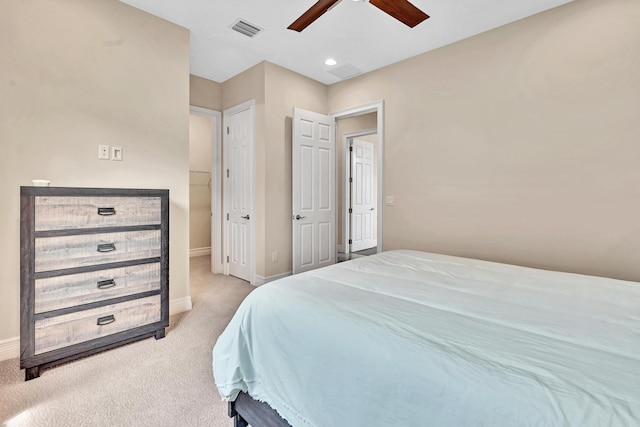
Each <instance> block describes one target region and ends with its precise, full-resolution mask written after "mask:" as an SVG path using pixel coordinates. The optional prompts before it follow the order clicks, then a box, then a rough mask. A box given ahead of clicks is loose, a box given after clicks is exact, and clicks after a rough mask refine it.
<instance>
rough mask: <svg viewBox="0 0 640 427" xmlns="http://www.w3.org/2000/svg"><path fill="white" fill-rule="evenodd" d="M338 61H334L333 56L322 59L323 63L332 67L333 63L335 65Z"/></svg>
mask: <svg viewBox="0 0 640 427" xmlns="http://www.w3.org/2000/svg"><path fill="white" fill-rule="evenodd" d="M337 63H338V61H336V60H335V59H333V58H327V59H325V60H324V65H328V66H330V67H333V66H334V65H336V64H337Z"/></svg>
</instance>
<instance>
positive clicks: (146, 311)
mask: <svg viewBox="0 0 640 427" xmlns="http://www.w3.org/2000/svg"><path fill="white" fill-rule="evenodd" d="M160 319H161V315H160V295H154V296H150V297H146V298H140V299H136V300H132V301H127V302H122V303H119V304H113V305H107V306H104V307H99V308H93V309H91V310H84V311H79V312H75V313H69V314H63V315H61V316H55V317H50V318H47V319H42V320H36V322H35V354H42V353H46V352H48V351H52V350H56V349H59V348H62V347H68V346H71V345H74V344H79V343H82V342H85V341H89V340H92V339H95V338H100V337H104V336H107V335H111V334H115V333H118V332H122V331H126V330H129V329H132V328H136V327H138V326H144V325H148V324H151V323H155V322H159V321H160Z"/></svg>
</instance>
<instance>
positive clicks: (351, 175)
mask: <svg viewBox="0 0 640 427" xmlns="http://www.w3.org/2000/svg"><path fill="white" fill-rule="evenodd" d="M383 114H384V112H383V102H382V101H378V102H376V103H373V104H368V105H364V106H360V107H355V108H352V109H349V110H345V111H342V112H338V113H334V114H332V116H333V117H335V119H336V141H337V144H338V147H337V150H336V151H337V157H338V158H337V167H336V169H337V172H338V174H337V192H338V198H337V199H338V200H337V204H338V221H337V222H338V223H337V227H336V235H337V236H336V237H337V238H336V251H337V260H338V261H344V260H348V259H352V258H356V257H358V256H364V255H370V254H374V253H377V252H382V250H383V249H382V248H383V242H382V214H383V212H382V200H383V188H382V183H383V165H384V161H383V159H384V157H383V151H382V148H383V141H384V133H383V131H384V130H383ZM358 147H359V148H360V150H359V153H358ZM350 148H353V150H356V151H353V150H350ZM365 150H368V153H365ZM366 156H369V159H365V158H364V157H366ZM367 165H368V166H367ZM367 167H369V168H370V169H369V170H368V171H367V170H366V169H367ZM358 169H359V170H358Z"/></svg>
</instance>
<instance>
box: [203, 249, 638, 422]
mask: <svg viewBox="0 0 640 427" xmlns="http://www.w3.org/2000/svg"><path fill="white" fill-rule="evenodd" d="M213 371H214V378H215V382H216V386H217V388H218V391H219V392H220V394H221V395H222V397H223V398H224V399H226V400H228V401H229V415H230V416H233V417H235V419H236V425H237V426H243V425H246V422H249V423H251V425H252V426H253V427H262V426H286V425H291V426H293V427H298V426H316V427H332V426H367V427H371V426H425V425H428V426H479V425H486V426H516V425H517V426H527V425H531V426H637V425H640V284H639V283H635V282H628V281H621V280H614V279H606V278H599V277H592V276H584V275H578V274H569V273H558V272H551V271H546V270H538V269H532V268H526V267H519V266H513V265H507V264H499V263H493V262H487V261H479V260H473V259H467V258H459V257H453V256H446V255H438V254H432V253H425V252H417V251H409V250H396V251H388V252H383V253H380V254H377V255H373V256H370V257H365V258H359V259H356V260H352V261H349V262H345V263H340V264H336V265H333V266H330V267H326V268H322V269H319V270H314V271H310V272H306V273H303V274H299V275H296V276H290V277H287V278H284V279H280V280H278V281H275V282H271V283H269V284H267V285H264V286H262V287H260V288H258V289H256V290H255V291H253V292H252V293H251V294H250V295H249V296H248V297H247V298H246V299H245V301H244V302H243V303H242V304H241V306H240V308H239V309H238V311H237V312H236V314H235V315H234V317H233V319H232V320H231V322H230V323H229V325H228V327H227V328H226V329H225V331H224V332H223V334H222V335H221V336H220V337H219V338H218V340H217V342H216V344H215V347H214V349H213ZM278 423H280V424H278Z"/></svg>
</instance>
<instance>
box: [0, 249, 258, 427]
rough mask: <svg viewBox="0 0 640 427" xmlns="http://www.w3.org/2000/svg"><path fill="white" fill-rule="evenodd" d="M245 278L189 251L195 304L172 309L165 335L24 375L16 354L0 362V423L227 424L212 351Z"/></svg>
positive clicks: (241, 295) (245, 290)
mask: <svg viewBox="0 0 640 427" xmlns="http://www.w3.org/2000/svg"><path fill="white" fill-rule="evenodd" d="M252 289H253V286H251V285H250V284H248V283H247V282H243V281H241V280H239V279H236V278H233V277H230V276H220V275H215V276H214V275H213V274H211V273H210V272H209V260H208V257H207V256H204V257H196V258H191V297H192V302H193V310H191V311H190V312H187V313H181V314H177V315H175V316H171V318H170V324H171V326H170V327H169V328H168V329H167V336H166V337H165V338H164V339H162V340H159V341H156V340H155V339H153V338H150V339H146V340H143V341H138V342H136V343H133V344H130V345H127V346H124V347H119V348H116V349H113V350H110V351H106V352H103V353H100V354H97V355H94V356H90V357H87V358H84V359H81V360H77V361H75V362H71V363H68V364H65V365H61V366H58V367H54V368H51V369H47V370H44V371H42V373H41V376H40V378H36V379H34V380H32V381H28V382H25V381H24V371H21V370H20V369H19V366H20V365H19V361H18V359H12V360H6V361H4V362H0V422H2V425H3V426H65V427H67V426H154V427H157V426H213V427H218V426H220V427H229V426H231V425H232V424H233V423H232V421H231V419H230V418H228V417H227V415H226V413H227V406H226V403H224V402H222V401H221V399H220V397H219V394H218V392H217V390H216V389H215V385H214V381H213V374H212V370H211V350H212V349H213V345H214V343H215V341H216V339H217V337H218V335H219V334H220V333H221V332H222V330H223V329H224V327H225V326H226V325H227V323H228V322H229V320H230V319H231V316H232V315H233V313H234V312H235V310H236V309H237V307H238V305H239V304H240V302H241V301H242V300H243V299H244V297H245V296H246V295H247V294H248V293H249V292H250V291H251V290H252Z"/></svg>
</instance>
